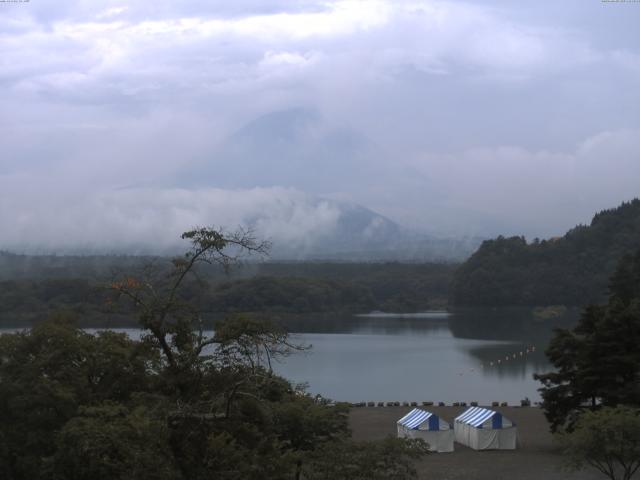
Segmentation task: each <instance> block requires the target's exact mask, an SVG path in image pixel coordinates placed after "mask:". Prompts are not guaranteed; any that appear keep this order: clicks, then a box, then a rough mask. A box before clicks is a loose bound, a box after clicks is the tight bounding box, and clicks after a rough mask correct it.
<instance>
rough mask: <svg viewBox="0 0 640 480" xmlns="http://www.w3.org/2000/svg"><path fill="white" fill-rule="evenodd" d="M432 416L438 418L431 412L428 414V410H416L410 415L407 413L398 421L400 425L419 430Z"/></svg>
mask: <svg viewBox="0 0 640 480" xmlns="http://www.w3.org/2000/svg"><path fill="white" fill-rule="evenodd" d="M431 416H434V417H436V418H438V417H437V416H436V415H434V414H433V413H431V412H427V411H426V410H421V409H419V408H414V409H413V410H411V411H410V412H409V413H407V414H406V415H405V416H404V417H402V418H401V419H400V420H398V423H399V424H400V425H403V426H405V427H407V428H411V429H414V428H418V427H419V426H420V425H422V424H423V423H424V422H425V421H427V420H429V418H430V417H431Z"/></svg>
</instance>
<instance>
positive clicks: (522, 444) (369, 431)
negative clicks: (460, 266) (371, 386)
mask: <svg viewBox="0 0 640 480" xmlns="http://www.w3.org/2000/svg"><path fill="white" fill-rule="evenodd" d="M412 408H415V407H412V406H408V407H407V406H399V407H396V406H391V407H386V406H385V407H384V408H377V407H376V408H362V407H352V408H350V410H349V427H350V428H351V436H352V438H353V439H354V440H356V441H367V440H381V439H383V438H385V437H387V436H388V435H392V436H396V435H397V429H396V422H397V420H398V419H400V418H401V417H402V416H404V415H405V414H406V413H408V412H409V411H410V410H411V409H412ZM418 408H424V409H426V410H429V411H430V412H433V413H435V414H436V415H438V416H440V417H441V418H442V419H443V420H446V421H448V422H449V423H453V420H454V418H455V417H457V416H458V415H460V414H461V413H462V412H463V411H464V410H465V409H466V408H468V407H462V406H457V407H454V406H437V405H436V406H425V407H422V406H420V407H418ZM488 408H491V409H493V410H496V411H498V412H500V413H502V414H503V415H504V416H505V417H507V418H508V419H510V420H511V421H513V422H514V423H515V424H516V428H517V429H518V434H517V435H518V440H517V447H516V450H487V451H476V450H472V449H470V448H468V447H465V446H463V445H460V444H459V443H455V444H454V451H453V452H452V453H433V454H429V455H427V456H426V457H424V458H422V459H420V460H418V461H416V462H415V467H416V470H417V471H418V477H417V478H418V479H421V480H423V479H424V480H426V479H439V480H440V479H442V480H468V479H476V480H502V479H504V480H513V479H519V480H539V479H545V480H564V479H567V480H578V479H581V480H597V479H601V478H602V476H601V474H599V473H598V472H596V471H595V470H593V471H591V470H584V471H581V472H575V473H571V474H570V473H568V472H566V471H563V469H562V465H563V457H562V455H561V453H560V451H559V449H558V447H557V446H556V445H555V444H554V441H553V436H552V435H551V433H550V431H549V424H548V422H547V420H546V418H545V417H544V412H543V411H542V409H541V408H539V407H520V406H506V407H502V406H500V407H491V406H490V407H488Z"/></svg>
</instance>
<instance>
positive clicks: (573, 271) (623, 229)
mask: <svg viewBox="0 0 640 480" xmlns="http://www.w3.org/2000/svg"><path fill="white" fill-rule="evenodd" d="M638 245H640V200H638V199H635V200H633V201H631V202H628V203H623V204H622V205H620V206H619V207H618V208H615V209H612V210H605V211H603V212H600V213H598V214H596V215H595V216H594V217H593V220H592V222H591V225H589V226H578V227H576V228H574V229H573V230H571V231H569V232H568V233H567V234H566V235H565V236H564V237H562V238H555V239H550V240H542V241H539V240H537V239H536V240H534V241H533V242H532V243H527V242H526V240H525V239H524V238H523V237H511V238H504V237H498V238H497V239H495V240H489V241H485V242H484V243H483V244H482V245H481V247H480V249H479V250H478V251H477V252H476V253H475V254H473V255H472V256H471V258H469V260H467V261H466V262H465V263H464V264H463V265H462V266H461V267H460V268H459V269H458V271H457V272H456V274H455V278H454V282H453V287H452V300H453V303H454V304H456V305H478V306H480V305H484V306H509V305H574V306H582V305H586V304H588V303H594V302H599V301H601V300H603V299H604V298H605V297H606V292H607V280H608V278H609V276H610V275H611V274H612V273H613V271H614V270H615V267H616V265H617V263H618V261H619V260H620V258H621V257H622V256H623V255H625V254H627V253H631V252H633V251H634V250H635V249H636V248H637V247H638Z"/></svg>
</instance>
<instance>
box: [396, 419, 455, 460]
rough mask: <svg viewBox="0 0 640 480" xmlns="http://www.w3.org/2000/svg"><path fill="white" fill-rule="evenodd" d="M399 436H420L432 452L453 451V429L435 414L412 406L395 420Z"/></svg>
mask: <svg viewBox="0 0 640 480" xmlns="http://www.w3.org/2000/svg"><path fill="white" fill-rule="evenodd" d="M397 424H398V437H399V438H421V439H422V440H424V441H425V442H427V443H428V444H429V450H430V451H432V452H439V453H442V452H453V430H452V429H451V425H449V423H448V422H445V421H444V420H442V419H441V418H440V417H438V416H437V415H435V414H433V413H431V412H427V411H426V410H421V409H419V408H414V409H413V410H411V411H410V412H409V413H407V414H406V415H405V416H404V417H402V418H401V419H400V420H398V422H397Z"/></svg>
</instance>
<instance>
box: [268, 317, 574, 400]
mask: <svg viewBox="0 0 640 480" xmlns="http://www.w3.org/2000/svg"><path fill="white" fill-rule="evenodd" d="M572 322H573V319H572V318H561V319H556V320H554V321H536V320H534V319H533V318H532V316H531V311H530V310H527V309H500V310H483V309H469V310H461V311H458V312H455V313H453V314H449V313H446V312H425V313H421V314H410V315H393V314H384V315H380V314H377V315H376V314H374V315H369V316H350V317H342V318H335V317H333V318H327V317H319V318H314V319H312V321H310V320H309V319H308V318H307V319H306V320H305V321H301V320H299V319H294V320H292V321H289V322H288V325H287V326H288V327H289V328H290V331H293V332H297V333H296V334H295V338H297V339H298V341H299V342H301V343H308V344H311V345H312V349H311V351H310V352H309V353H304V354H295V355H293V356H292V357H290V358H287V359H286V360H285V361H284V362H283V363H281V364H279V365H277V366H276V367H275V369H276V370H277V371H278V373H280V374H282V375H283V376H285V377H287V378H288V379H290V380H291V381H293V382H308V384H309V391H310V392H312V393H314V394H315V393H320V394H322V395H323V396H325V397H329V398H332V399H336V400H345V401H350V402H361V401H375V402H378V401H384V402H387V401H400V402H402V401H417V402H422V401H433V402H439V401H442V402H446V403H451V402H455V401H458V402H461V401H465V402H471V401H478V402H480V403H482V404H487V403H488V402H491V401H500V402H503V401H506V402H509V403H510V404H514V403H518V404H519V402H520V400H521V399H524V398H525V397H528V398H529V399H531V400H532V401H537V400H539V399H540V395H539V394H538V392H537V389H538V388H539V387H540V383H539V382H536V381H534V380H533V374H534V373H535V372H545V371H549V370H550V368H551V366H550V364H549V363H548V361H547V359H546V357H545V355H544V349H545V348H546V346H547V345H548V342H549V339H550V338H551V336H552V332H553V328H554V327H556V326H564V327H566V326H570V325H571V324H572ZM284 323H285V324H287V321H286V320H285V321H284Z"/></svg>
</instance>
